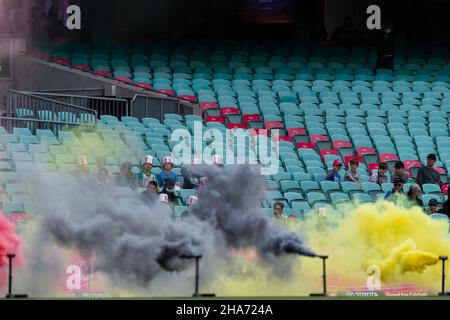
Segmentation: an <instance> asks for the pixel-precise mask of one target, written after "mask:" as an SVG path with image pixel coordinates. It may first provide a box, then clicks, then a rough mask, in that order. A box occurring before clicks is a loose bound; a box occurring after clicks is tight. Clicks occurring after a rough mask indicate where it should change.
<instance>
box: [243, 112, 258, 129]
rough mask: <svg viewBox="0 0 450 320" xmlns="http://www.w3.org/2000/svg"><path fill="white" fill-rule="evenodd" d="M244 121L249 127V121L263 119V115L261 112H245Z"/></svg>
mask: <svg viewBox="0 0 450 320" xmlns="http://www.w3.org/2000/svg"><path fill="white" fill-rule="evenodd" d="M242 121H243V122H244V124H245V126H246V127H247V126H248V123H249V122H252V121H261V116H260V115H259V114H245V115H243V116H242Z"/></svg>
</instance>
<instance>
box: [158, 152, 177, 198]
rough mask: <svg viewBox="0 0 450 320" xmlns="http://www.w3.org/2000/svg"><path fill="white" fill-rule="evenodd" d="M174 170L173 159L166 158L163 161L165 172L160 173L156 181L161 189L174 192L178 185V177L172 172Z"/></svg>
mask: <svg viewBox="0 0 450 320" xmlns="http://www.w3.org/2000/svg"><path fill="white" fill-rule="evenodd" d="M172 169H173V159H172V157H165V158H164V159H163V171H161V172H160V173H158V175H157V176H156V180H157V182H158V185H159V187H160V188H161V189H162V190H165V189H166V190H167V189H170V190H174V188H175V186H176V185H177V184H178V186H179V182H178V176H177V175H176V174H175V173H174V172H172Z"/></svg>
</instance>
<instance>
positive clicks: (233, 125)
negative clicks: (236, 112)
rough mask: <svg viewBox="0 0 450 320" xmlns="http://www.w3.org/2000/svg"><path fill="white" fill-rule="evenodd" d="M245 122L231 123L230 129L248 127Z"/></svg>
mask: <svg viewBox="0 0 450 320" xmlns="http://www.w3.org/2000/svg"><path fill="white" fill-rule="evenodd" d="M246 128H247V127H246V126H245V124H242V123H229V124H228V129H246Z"/></svg>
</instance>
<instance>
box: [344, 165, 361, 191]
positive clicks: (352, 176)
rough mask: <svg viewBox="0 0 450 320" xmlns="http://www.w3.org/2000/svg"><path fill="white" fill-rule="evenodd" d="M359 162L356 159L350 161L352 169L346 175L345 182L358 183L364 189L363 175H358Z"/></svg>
mask: <svg viewBox="0 0 450 320" xmlns="http://www.w3.org/2000/svg"><path fill="white" fill-rule="evenodd" d="M358 167H359V162H358V160H356V159H352V160H351V161H350V169H349V170H348V171H347V173H346V174H345V181H350V182H356V183H357V184H359V187H360V188H361V189H362V184H361V175H360V174H359V173H358Z"/></svg>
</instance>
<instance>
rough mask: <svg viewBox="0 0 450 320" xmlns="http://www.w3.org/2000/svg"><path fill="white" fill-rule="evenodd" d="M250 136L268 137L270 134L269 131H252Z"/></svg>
mask: <svg viewBox="0 0 450 320" xmlns="http://www.w3.org/2000/svg"><path fill="white" fill-rule="evenodd" d="M249 132H250V134H251V135H252V136H268V135H269V132H268V130H267V129H250V130H249Z"/></svg>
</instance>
